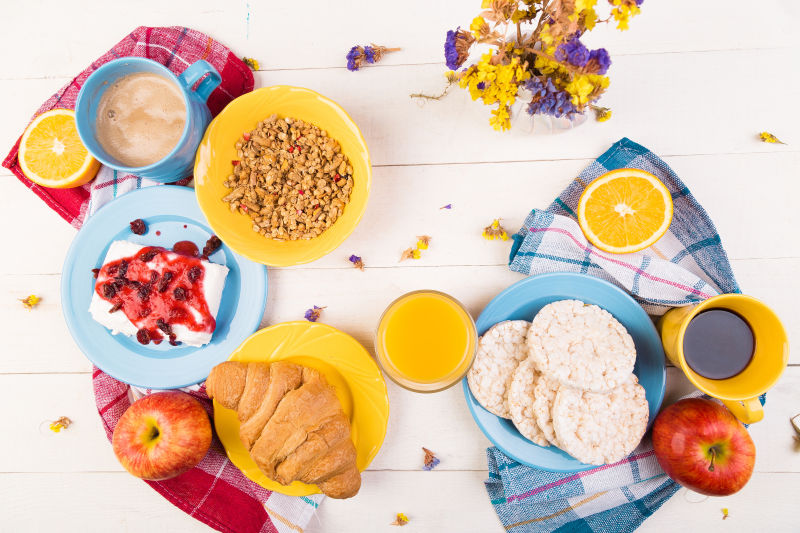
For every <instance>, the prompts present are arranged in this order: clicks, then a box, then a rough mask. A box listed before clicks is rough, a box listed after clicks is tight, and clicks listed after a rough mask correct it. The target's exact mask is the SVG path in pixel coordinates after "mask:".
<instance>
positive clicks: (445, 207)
mask: <svg viewBox="0 0 800 533" xmlns="http://www.w3.org/2000/svg"><path fill="white" fill-rule="evenodd" d="M439 209H453V204H447V205H443V206H442V207H440V208H439Z"/></svg>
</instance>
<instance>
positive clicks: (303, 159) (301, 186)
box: [223, 115, 353, 241]
mask: <svg viewBox="0 0 800 533" xmlns="http://www.w3.org/2000/svg"><path fill="white" fill-rule="evenodd" d="M236 151H237V154H238V157H239V159H237V160H234V161H233V173H232V174H231V175H230V176H228V178H227V179H226V180H225V183H224V185H225V186H226V187H228V188H229V189H231V191H230V193H229V194H227V195H226V196H225V197H224V198H223V200H224V201H225V202H227V203H228V204H229V205H230V208H231V211H235V210H237V209H238V210H239V211H240V212H241V213H243V214H245V215H248V216H249V217H250V219H251V220H252V222H253V231H255V232H258V233H260V234H261V235H264V236H265V237H268V238H271V239H275V240H281V241H285V240H292V241H294V240H298V239H312V238H314V237H317V236H319V235H321V234H322V232H324V231H325V230H326V229H328V228H329V227H331V226H332V225H333V223H334V222H336V220H337V219H338V218H339V217H340V216H341V214H342V212H343V211H344V208H345V206H346V205H347V203H348V202H349V201H350V193H351V191H352V189H353V167H352V165H351V164H350V162H349V161H348V159H347V157H346V156H345V155H344V154H343V153H342V150H341V146H339V143H338V142H337V141H336V140H335V139H332V138H330V137H329V136H328V134H327V132H326V131H324V130H321V129H320V128H318V127H317V126H315V125H313V124H309V123H307V122H303V121H302V120H298V119H295V118H291V117H286V118H278V117H277V116H276V115H272V116H270V117H269V118H267V119H266V120H263V121H262V122H260V123H259V124H258V126H256V128H255V129H254V130H253V131H250V132H248V133H245V134H244V135H242V138H241V139H239V141H237V142H236Z"/></svg>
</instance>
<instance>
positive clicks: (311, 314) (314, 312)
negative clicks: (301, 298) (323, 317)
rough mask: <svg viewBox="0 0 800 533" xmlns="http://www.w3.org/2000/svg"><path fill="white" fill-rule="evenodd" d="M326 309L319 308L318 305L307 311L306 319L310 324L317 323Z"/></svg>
mask: <svg viewBox="0 0 800 533" xmlns="http://www.w3.org/2000/svg"><path fill="white" fill-rule="evenodd" d="M323 309H325V308H324V307H317V306H316V305H315V306H314V307H312V308H311V309H306V314H305V315H304V317H305V319H306V320H308V321H309V322H316V321H317V320H319V315H320V314H322V310H323Z"/></svg>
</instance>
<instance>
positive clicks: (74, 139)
mask: <svg viewBox="0 0 800 533" xmlns="http://www.w3.org/2000/svg"><path fill="white" fill-rule="evenodd" d="M18 157H19V166H20V168H21V169H22V173H23V174H25V176H26V177H27V178H28V179H29V180H31V181H32V182H34V183H36V184H38V185H41V186H43V187H51V188H54V189H67V188H70V187H78V186H80V185H83V184H84V183H88V182H89V181H91V180H92V178H94V177H95V175H96V174H97V171H98V170H99V169H100V163H99V162H98V161H97V160H96V159H95V158H94V157H92V156H91V154H89V150H87V149H86V147H85V146H84V145H83V143H82V142H81V139H80V137H79V136H78V130H77V128H76V127H75V111H73V110H71V109H51V110H50V111H47V112H45V113H42V114H41V115H39V116H38V117H36V119H35V120H34V121H33V122H31V123H30V125H29V126H28V128H27V129H26V130H25V133H23V134H22V139H21V140H20V143H19V156H18Z"/></svg>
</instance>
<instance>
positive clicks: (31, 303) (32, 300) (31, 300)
mask: <svg viewBox="0 0 800 533" xmlns="http://www.w3.org/2000/svg"><path fill="white" fill-rule="evenodd" d="M19 301H20V302H22V305H23V306H24V307H25V309H27V310H28V311H30V310H31V309H33V308H34V307H36V306H37V305H39V302H41V301H42V299H41V298H39V297H38V296H36V295H35V294H31V295H30V296H28V297H27V298H20V299H19Z"/></svg>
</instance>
